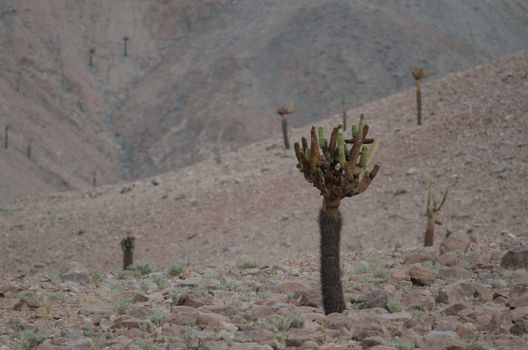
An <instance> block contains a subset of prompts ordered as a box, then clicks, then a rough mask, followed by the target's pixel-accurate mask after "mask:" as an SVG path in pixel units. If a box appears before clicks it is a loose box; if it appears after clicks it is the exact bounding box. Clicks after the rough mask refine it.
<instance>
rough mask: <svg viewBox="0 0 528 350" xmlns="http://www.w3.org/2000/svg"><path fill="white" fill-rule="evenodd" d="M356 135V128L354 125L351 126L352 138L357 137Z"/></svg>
mask: <svg viewBox="0 0 528 350" xmlns="http://www.w3.org/2000/svg"><path fill="white" fill-rule="evenodd" d="M357 135H358V127H357V125H356V124H352V137H357Z"/></svg>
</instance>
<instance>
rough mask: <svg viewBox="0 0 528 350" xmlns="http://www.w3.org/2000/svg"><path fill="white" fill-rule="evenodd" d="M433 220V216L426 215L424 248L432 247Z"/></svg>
mask: <svg viewBox="0 0 528 350" xmlns="http://www.w3.org/2000/svg"><path fill="white" fill-rule="evenodd" d="M434 230H435V218H434V215H427V224H426V226H425V239H424V247H432V246H433V243H434Z"/></svg>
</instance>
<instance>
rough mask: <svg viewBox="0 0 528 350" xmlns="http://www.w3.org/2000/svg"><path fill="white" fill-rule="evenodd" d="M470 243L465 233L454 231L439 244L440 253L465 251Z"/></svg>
mask: <svg viewBox="0 0 528 350" xmlns="http://www.w3.org/2000/svg"><path fill="white" fill-rule="evenodd" d="M470 244H471V238H470V237H469V236H468V235H467V234H465V233H454V234H452V235H450V236H449V237H447V238H446V239H444V241H443V242H442V244H440V255H442V254H445V253H447V252H452V251H459V252H464V253H465V252H467V251H468V249H469V245H470Z"/></svg>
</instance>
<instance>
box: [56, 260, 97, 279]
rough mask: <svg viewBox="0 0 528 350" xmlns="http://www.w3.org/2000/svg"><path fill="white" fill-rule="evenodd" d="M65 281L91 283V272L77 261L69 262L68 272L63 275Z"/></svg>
mask: <svg viewBox="0 0 528 350" xmlns="http://www.w3.org/2000/svg"><path fill="white" fill-rule="evenodd" d="M62 279H63V280H64V281H73V282H78V283H90V282H91V280H92V279H91V277H90V272H89V271H88V269H86V267H85V266H84V265H83V264H81V263H79V262H76V261H72V262H70V263H69V264H68V267H67V268H66V272H64V274H63V275H62Z"/></svg>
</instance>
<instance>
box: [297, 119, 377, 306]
mask: <svg viewBox="0 0 528 350" xmlns="http://www.w3.org/2000/svg"><path fill="white" fill-rule="evenodd" d="M352 129H353V130H354V127H352ZM355 129H356V132H354V131H353V139H352V140H345V137H344V133H343V130H342V127H341V126H338V127H336V128H334V129H333V131H332V134H331V136H330V141H329V142H326V139H325V138H324V129H322V128H319V133H316V129H315V127H312V130H311V133H310V141H311V143H310V148H308V141H307V140H306V138H304V137H303V138H302V139H301V144H299V143H298V142H296V143H295V145H294V146H295V147H294V148H295V155H296V156H297V160H298V164H297V168H298V169H299V171H300V172H301V173H303V175H304V178H305V179H306V181H308V182H309V183H311V184H312V185H313V186H314V187H315V188H317V189H318V190H319V192H320V194H321V196H323V201H322V206H321V210H320V212H319V230H320V239H321V240H320V249H321V251H320V254H321V256H320V258H321V260H320V262H321V289H322V294H323V307H324V310H325V313H326V314H329V313H332V312H342V311H343V310H344V309H345V302H344V297H343V288H342V285H341V272H340V268H339V245H340V237H341V226H342V215H341V213H340V211H339V206H340V204H341V200H342V199H343V198H345V197H352V196H356V195H358V194H360V193H362V192H363V191H365V190H366V189H367V188H368V186H369V185H370V183H371V182H372V180H373V179H374V178H375V177H376V174H377V173H378V170H379V166H378V165H376V166H374V167H373V168H372V169H371V170H369V169H367V163H368V162H367V160H369V159H370V158H371V157H372V156H373V155H374V154H373V153H374V151H375V150H374V148H375V147H372V148H373V149H372V150H369V149H368V147H366V146H364V143H373V142H375V140H373V139H367V138H366V136H367V133H368V129H369V127H368V125H367V124H365V120H364V117H362V118H361V121H360V127H359V128H355ZM318 135H319V140H317V136H318ZM347 143H352V144H353V145H352V148H351V149H348V147H347ZM319 148H320V149H321V151H322V154H324V157H321V155H320V150H319ZM360 154H361V157H360ZM369 155H370V157H369ZM338 164H339V166H337V165H338ZM361 175H362V176H361Z"/></svg>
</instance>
